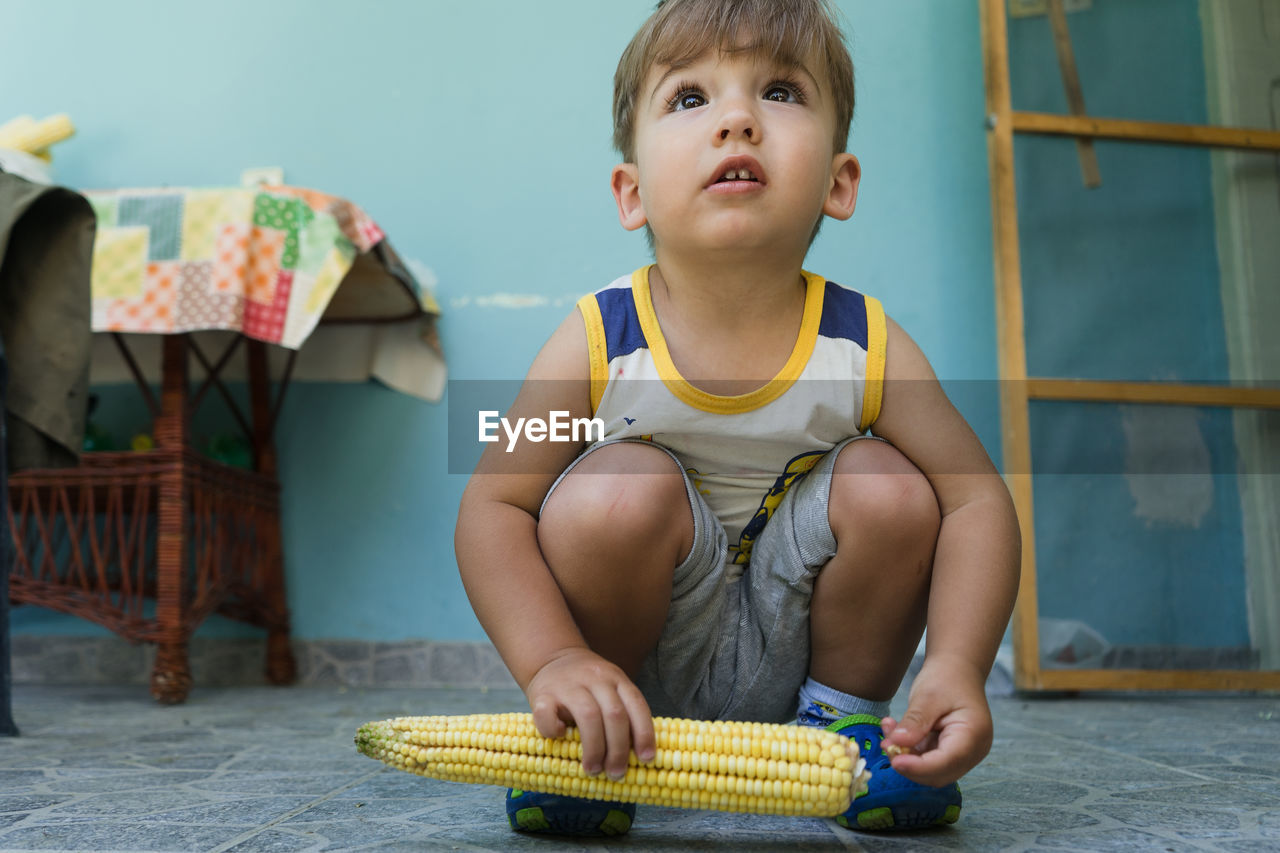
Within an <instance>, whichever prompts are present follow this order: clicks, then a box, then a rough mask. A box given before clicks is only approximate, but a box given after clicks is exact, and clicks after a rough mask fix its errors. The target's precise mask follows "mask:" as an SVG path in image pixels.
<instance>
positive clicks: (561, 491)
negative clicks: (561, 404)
mask: <svg viewBox="0 0 1280 853" xmlns="http://www.w3.org/2000/svg"><path fill="white" fill-rule="evenodd" d="M693 538H694V522H693V510H692V508H691V506H690V502H689V497H688V494H687V487H686V481H685V477H684V473H683V472H682V470H681V469H680V467H679V465H678V464H677V463H676V462H675V460H674V459H673V458H672V457H671V456H669V455H668V454H667V453H666V452H664V451H663V450H661V449H659V448H657V447H654V446H651V445H645V444H641V443H638V442H619V443H616V444H609V445H604V446H601V447H598V448H595V449H594V450H592V451H591V452H589V453H587V454H586V455H584V456H582V457H580V458H579V459H578V460H577V462H576V463H575V464H574V465H573V466H572V468H570V470H569V471H567V472H566V473H565V474H564V476H562V477H561V478H560V479H559V480H558V481H557V482H556V484H555V485H554V486H553V488H552V491H551V493H550V494H549V495H548V497H547V499H546V501H545V502H544V504H543V506H542V511H541V513H540V514H539V518H538V546H539V548H540V549H541V550H542V555H543V558H544V559H545V560H546V561H547V565H548V567H549V568H550V569H551V573H552V575H553V576H554V577H555V579H556V582H557V583H558V584H559V586H560V590H561V592H562V593H563V594H564V597H565V601H566V603H567V604H568V605H569V610H570V612H571V613H572V614H573V618H574V621H575V622H577V624H578V628H579V630H580V631H581V632H582V635H583V638H584V639H585V640H586V641H587V644H588V645H589V646H590V647H591V648H592V650H593V651H595V652H597V653H598V654H600V655H601V656H602V657H605V658H607V659H609V660H610V661H612V662H613V663H615V664H617V665H618V666H619V667H621V668H622V669H623V670H624V671H625V672H626V673H627V674H628V675H629V676H631V677H632V678H634V677H635V676H636V674H637V672H638V671H639V669H640V665H641V663H642V662H643V661H644V659H645V658H646V656H647V655H648V654H649V653H650V651H652V650H653V648H654V647H655V646H656V645H657V643H658V638H659V636H660V635H661V633H662V629H663V625H664V623H665V621H666V616H667V609H668V607H669V606H670V603H671V589H672V578H673V574H674V571H675V569H676V567H677V566H679V565H680V564H681V562H682V561H683V560H684V558H685V556H686V555H687V554H688V553H689V551H690V549H691V546H692V542H693ZM634 815H635V806H634V805H630V804H626V803H606V802H595V801H590V800H582V799H578V798H575V797H561V796H555V795H550V794H542V793H537V792H526V791H519V790H512V791H509V792H508V794H507V818H508V821H509V822H510V823H511V826H512V828H514V829H519V830H522V831H527V832H547V833H553V834H558V835H620V834H622V833H625V832H626V831H627V830H628V829H630V828H631V820H632V818H633V817H634Z"/></svg>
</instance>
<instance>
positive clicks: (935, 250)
mask: <svg viewBox="0 0 1280 853" xmlns="http://www.w3.org/2000/svg"><path fill="white" fill-rule="evenodd" d="M651 5H652V3H651V2H650V0H611V2H608V3H603V2H599V0H550V2H542V3H530V2H525V1H524V0H484V1H483V2H482V1H481V0H473V2H467V3H446V2H441V0H377V2H369V3H365V4H353V3H349V2H336V0H256V2H249V0H224V2H221V3H218V4H189V3H171V2H170V3H165V2H159V1H158V0H115V2H110V3H96V2H90V1H89V0H6V2H5V4H4V18H5V23H4V27H3V29H0V81H3V83H2V85H0V120H5V119H7V118H8V117H11V116H14V115H18V114H22V113H32V114H36V115H47V114H50V113H53V112H67V113H69V114H70V115H71V116H72V118H73V120H74V121H75V123H76V125H77V127H78V128H79V133H78V134H77V136H76V137H75V138H74V139H72V140H70V141H68V142H65V143H62V144H60V145H59V146H58V147H57V149H56V157H55V166H56V169H57V175H58V178H59V179H60V181H61V182H63V183H65V184H67V185H70V186H73V187H79V188H86V189H88V188H105V187H123V186H154V185H164V184H168V185H173V186H183V185H216V184H227V183H235V182H237V181H238V178H239V174H240V171H241V170H242V169H243V168H245V167H249V166H265V165H280V166H283V167H284V168H285V170H286V176H287V179H288V181H289V182H290V183H293V184H297V185H300V186H310V187H315V188H317V189H321V190H324V191H327V192H331V193H335V194H338V195H342V196H346V197H348V198H350V199H352V200H354V201H356V202H357V203H358V204H360V205H361V206H362V207H364V208H365V209H366V210H367V211H369V213H370V214H371V215H372V216H373V217H374V218H375V219H376V220H377V221H378V222H379V223H380V224H381V225H382V226H383V227H384V229H385V230H386V232H387V233H388V234H389V235H390V239H391V241H392V243H393V244H394V245H395V246H396V248H397V249H398V250H399V251H400V252H401V254H403V255H405V256H407V257H410V258H415V259H418V260H420V261H422V262H423V263H425V264H427V265H428V266H430V267H431V268H432V269H433V270H434V271H435V273H436V275H437V276H438V278H439V287H438V296H439V299H440V302H441V304H442V306H443V309H444V317H443V320H442V322H441V334H442V336H443V339H444V345H445V349H446V355H447V358H448V361H449V366H450V372H451V377H452V378H455V379H515V378H518V377H520V376H521V375H522V374H523V371H524V369H525V367H526V366H527V364H528V363H529V361H530V359H531V358H532V356H533V354H534V353H535V352H536V351H537V349H538V347H539V346H540V345H541V343H542V342H543V340H544V339H545V338H546V336H547V335H548V334H549V333H550V331H551V330H552V329H553V328H554V327H555V326H556V324H557V323H558V322H559V320H560V319H561V318H562V317H563V316H564V314H565V313H566V312H567V311H568V310H570V307H571V305H572V301H573V300H574V299H575V298H576V297H577V296H578V295H579V294H581V293H584V292H587V291H589V290H592V289H594V288H595V287H598V286H600V285H601V284H603V283H605V282H607V281H609V280H610V279H612V278H613V277H615V276H616V275H618V274H620V273H622V272H625V271H628V270H630V269H632V268H634V267H635V266H637V265H639V264H641V263H643V262H644V261H645V260H646V259H647V250H646V248H645V245H644V241H643V237H641V236H640V235H637V234H631V233H627V232H624V231H623V230H622V229H621V228H620V227H619V226H618V224H617V220H616V215H615V212H614V209H613V204H612V199H611V198H610V195H609V192H608V172H609V168H610V167H611V166H612V165H613V163H614V162H615V156H616V155H615V154H614V153H613V151H612V150H611V148H610V145H609V137H610V124H609V121H610V110H609V98H610V81H611V77H612V73H613V70H614V66H615V64H616V61H617V57H618V54H619V53H620V52H621V50H622V48H623V46H624V45H625V44H626V42H627V40H628V39H629V37H630V35H631V33H632V32H633V31H634V29H635V27H636V26H637V25H638V24H639V23H640V22H641V21H642V20H643V18H644V17H645V16H646V15H647V14H648V11H649V9H650V8H651ZM837 5H838V6H839V7H840V8H841V9H842V11H843V12H844V13H845V15H846V17H847V19H848V22H849V24H850V27H849V29H850V32H851V42H852V49H853V54H854V59H855V63H856V64H857V67H858V84H859V102H858V110H857V114H856V116H855V120H854V127H853V133H852V135H851V141H850V146H851V147H850V150H852V151H853V152H854V153H856V154H857V155H858V156H859V157H860V159H861V160H862V164H863V168H864V180H863V184H862V194H861V198H860V201H859V207H858V211H857V213H856V214H855V216H854V218H853V219H852V220H851V221H850V222H848V223H828V225H827V226H826V227H825V228H824V230H823V233H822V235H821V236H820V237H819V240H818V242H817V244H816V245H815V247H814V250H813V252H812V255H811V257H810V260H809V263H808V265H809V266H810V267H811V268H813V269H815V270H817V271H819V272H822V273H824V274H827V275H829V276H831V277H832V278H835V279H837V280H840V281H842V282H844V283H847V284H850V285H852V286H855V287H858V288H860V289H863V290H865V291H867V292H869V293H872V294H875V295H877V296H879V297H880V298H881V299H883V301H884V302H885V304H886V307H887V308H888V310H889V312H890V313H891V314H892V315H893V316H894V317H895V318H896V319H898V320H899V322H901V323H902V324H903V325H904V326H905V327H906V328H907V329H908V330H909V331H910V332H911V333H912V334H913V335H914V336H915V337H916V339H917V340H918V341H919V342H920V344H921V346H922V347H923V348H924V350H925V352H926V353H927V354H928V355H929V356H930V358H931V359H932V361H933V363H934V365H935V368H936V369H937V371H938V373H939V375H940V377H942V378H943V379H944V381H946V382H947V383H948V388H949V389H950V390H951V391H952V393H953V397H954V398H955V399H956V400H957V402H958V403H959V405H960V407H961V409H962V411H963V412H964V413H965V414H966V416H968V417H969V419H970V421H971V422H972V423H973V424H974V426H975V428H976V429H977V431H978V433H979V435H980V437H981V438H982V439H983V441H984V443H985V444H986V445H987V447H988V449H989V450H990V451H991V452H992V454H993V455H994V456H996V458H997V459H998V458H999V429H998V413H997V398H996V393H995V388H994V387H993V383H991V382H990V381H989V380H992V379H993V378H994V377H995V373H996V367H995V329H994V318H993V304H992V285H991V248H990V246H991V234H990V204H989V194H988V184H987V162H986V146H985V139H984V134H983V127H982V116H983V112H984V106H983V91H982V66H981V50H980V38H979V28H978V16H977V9H976V3H971V2H953V0H897V2H894V3H884V2H876V0H842V2H839V3H838V4H837ZM51 45H56V46H57V50H56V55H57V57H58V58H57V59H56V61H55V60H52V59H51V57H52V56H53V55H54V52H53V51H52V50H51ZM1105 167H1106V164H1105V162H1104V170H1105ZM1073 168H1074V164H1073V163H1068V165H1067V166H1066V167H1065V169H1066V171H1065V172H1064V174H1067V175H1070V174H1071V171H1070V170H1071V169H1073ZM495 293H509V294H517V295H523V296H537V297H542V298H543V300H544V304H542V305H540V306H537V307H530V308H523V309H512V308H502V307H495V306H493V305H492V304H491V303H486V302H484V300H482V299H480V297H484V296H486V295H492V294H495ZM1071 345H1072V346H1075V345H1076V344H1075V343H1072V344H1071ZM447 407H448V400H447V398H446V400H445V401H444V402H443V403H441V404H428V403H423V402H421V401H418V400H413V399H410V398H407V397H403V396H401V395H398V394H396V393H393V392H391V391H388V390H386V389H385V388H382V387H380V386H378V385H376V384H368V385H358V386H344V385H329V384H300V385H297V386H295V387H293V388H292V389H291V390H290V392H289V396H288V399H287V403H286V406H285V409H284V413H283V417H282V420H281V422H280V424H279V427H278V433H277V435H278V442H279V445H280V448H281V469H282V471H281V473H282V480H283V483H284V489H285V491H284V522H283V523H284V534H285V547H286V560H287V569H288V582H289V600H290V605H291V608H292V612H293V618H294V628H295V633H296V635H297V636H299V637H302V638H357V639H374V640H388V641H393V640H401V639H408V638H428V639H437V640H474V639H480V638H482V636H483V634H482V632H481V630H480V628H479V626H478V624H477V623H476V621H475V619H474V617H473V616H472V614H471V611H470V608H469V606H468V605H467V602H466V599H465V596H464V595H463V592H462V588H461V585H460V583H459V582H458V580H457V573H456V568H455V565H454V556H453V549H452V531H453V524H454V519H455V514H456V510H457V504H458V499H459V496H460V494H461V491H462V488H463V485H464V482H465V477H463V476H460V475H451V474H449V473H448V470H449V461H448V459H447V453H446V424H447V411H448V409H447ZM13 621H14V630H15V631H17V632H23V631H29V632H56V633H75V632H85V631H91V630H95V629H92V628H91V627H89V626H86V625H84V624H83V623H80V622H78V621H76V620H71V619H67V618H63V617H60V616H57V615H56V614H47V613H44V612H41V611H35V610H32V609H30V608H22V609H19V610H18V611H16V612H15V613H14V617H13ZM231 630H236V629H234V628H226V627H225V626H221V625H219V624H218V623H216V622H213V623H210V624H209V625H208V626H206V628H204V629H202V631H204V632H205V633H212V632H220V631H231Z"/></svg>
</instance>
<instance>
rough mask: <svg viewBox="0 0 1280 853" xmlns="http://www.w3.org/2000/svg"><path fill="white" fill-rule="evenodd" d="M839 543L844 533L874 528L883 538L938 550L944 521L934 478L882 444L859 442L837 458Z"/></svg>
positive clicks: (833, 514) (833, 503) (834, 522)
mask: <svg viewBox="0 0 1280 853" xmlns="http://www.w3.org/2000/svg"><path fill="white" fill-rule="evenodd" d="M829 515H830V521H831V528H832V530H833V531H834V532H835V533H836V538H837V541H838V540H839V538H840V533H841V531H842V530H855V529H856V530H858V531H865V530H867V529H874V530H875V531H876V535H877V536H878V537H885V536H887V537H892V538H894V539H896V540H898V541H901V542H904V543H910V542H919V543H920V544H921V545H922V546H923V545H927V546H928V547H929V549H930V550H932V547H933V544H934V542H935V541H936V539H937V536H938V528H939V526H940V525H941V523H942V516H941V512H940V510H939V508H938V498H937V495H936V494H934V491H933V486H932V485H931V484H930V483H929V479H928V478H927V477H925V475H924V474H923V473H922V472H921V471H920V469H919V468H917V467H916V466H915V464H914V463H912V462H911V460H910V459H908V458H907V457H906V456H904V455H902V453H901V451H899V450H897V449H896V448H895V447H893V446H892V445H890V444H886V443H885V442H882V441H865V440H864V441H855V442H853V443H852V444H849V445H847V446H846V447H845V448H844V449H843V450H842V451H841V452H840V455H839V456H838V457H837V458H836V464H835V470H834V474H833V475H832V478H831V498H830V504H829Z"/></svg>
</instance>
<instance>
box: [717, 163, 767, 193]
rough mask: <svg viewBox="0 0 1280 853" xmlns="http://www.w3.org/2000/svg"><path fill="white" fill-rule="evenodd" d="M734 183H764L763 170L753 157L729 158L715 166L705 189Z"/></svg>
mask: <svg viewBox="0 0 1280 853" xmlns="http://www.w3.org/2000/svg"><path fill="white" fill-rule="evenodd" d="M735 183H750V184H761V185H763V184H764V183H765V176H764V169H763V168H761V166H760V164H759V163H758V162H756V160H755V158H753V157H745V156H739V157H729V158H727V159H725V160H723V161H721V163H720V164H719V165H718V166H716V170H715V172H713V173H712V174H711V178H710V180H708V181H707V183H706V184H705V187H713V186H716V185H718V184H735Z"/></svg>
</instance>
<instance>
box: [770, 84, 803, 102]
mask: <svg viewBox="0 0 1280 853" xmlns="http://www.w3.org/2000/svg"><path fill="white" fill-rule="evenodd" d="M764 99H765V100H766V101H778V102H780V103H804V96H803V95H802V94H801V93H800V91H799V90H798V89H797V88H796V87H795V86H792V85H789V84H786V83H775V84H773V85H772V86H770V87H769V88H767V89H765V90H764Z"/></svg>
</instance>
